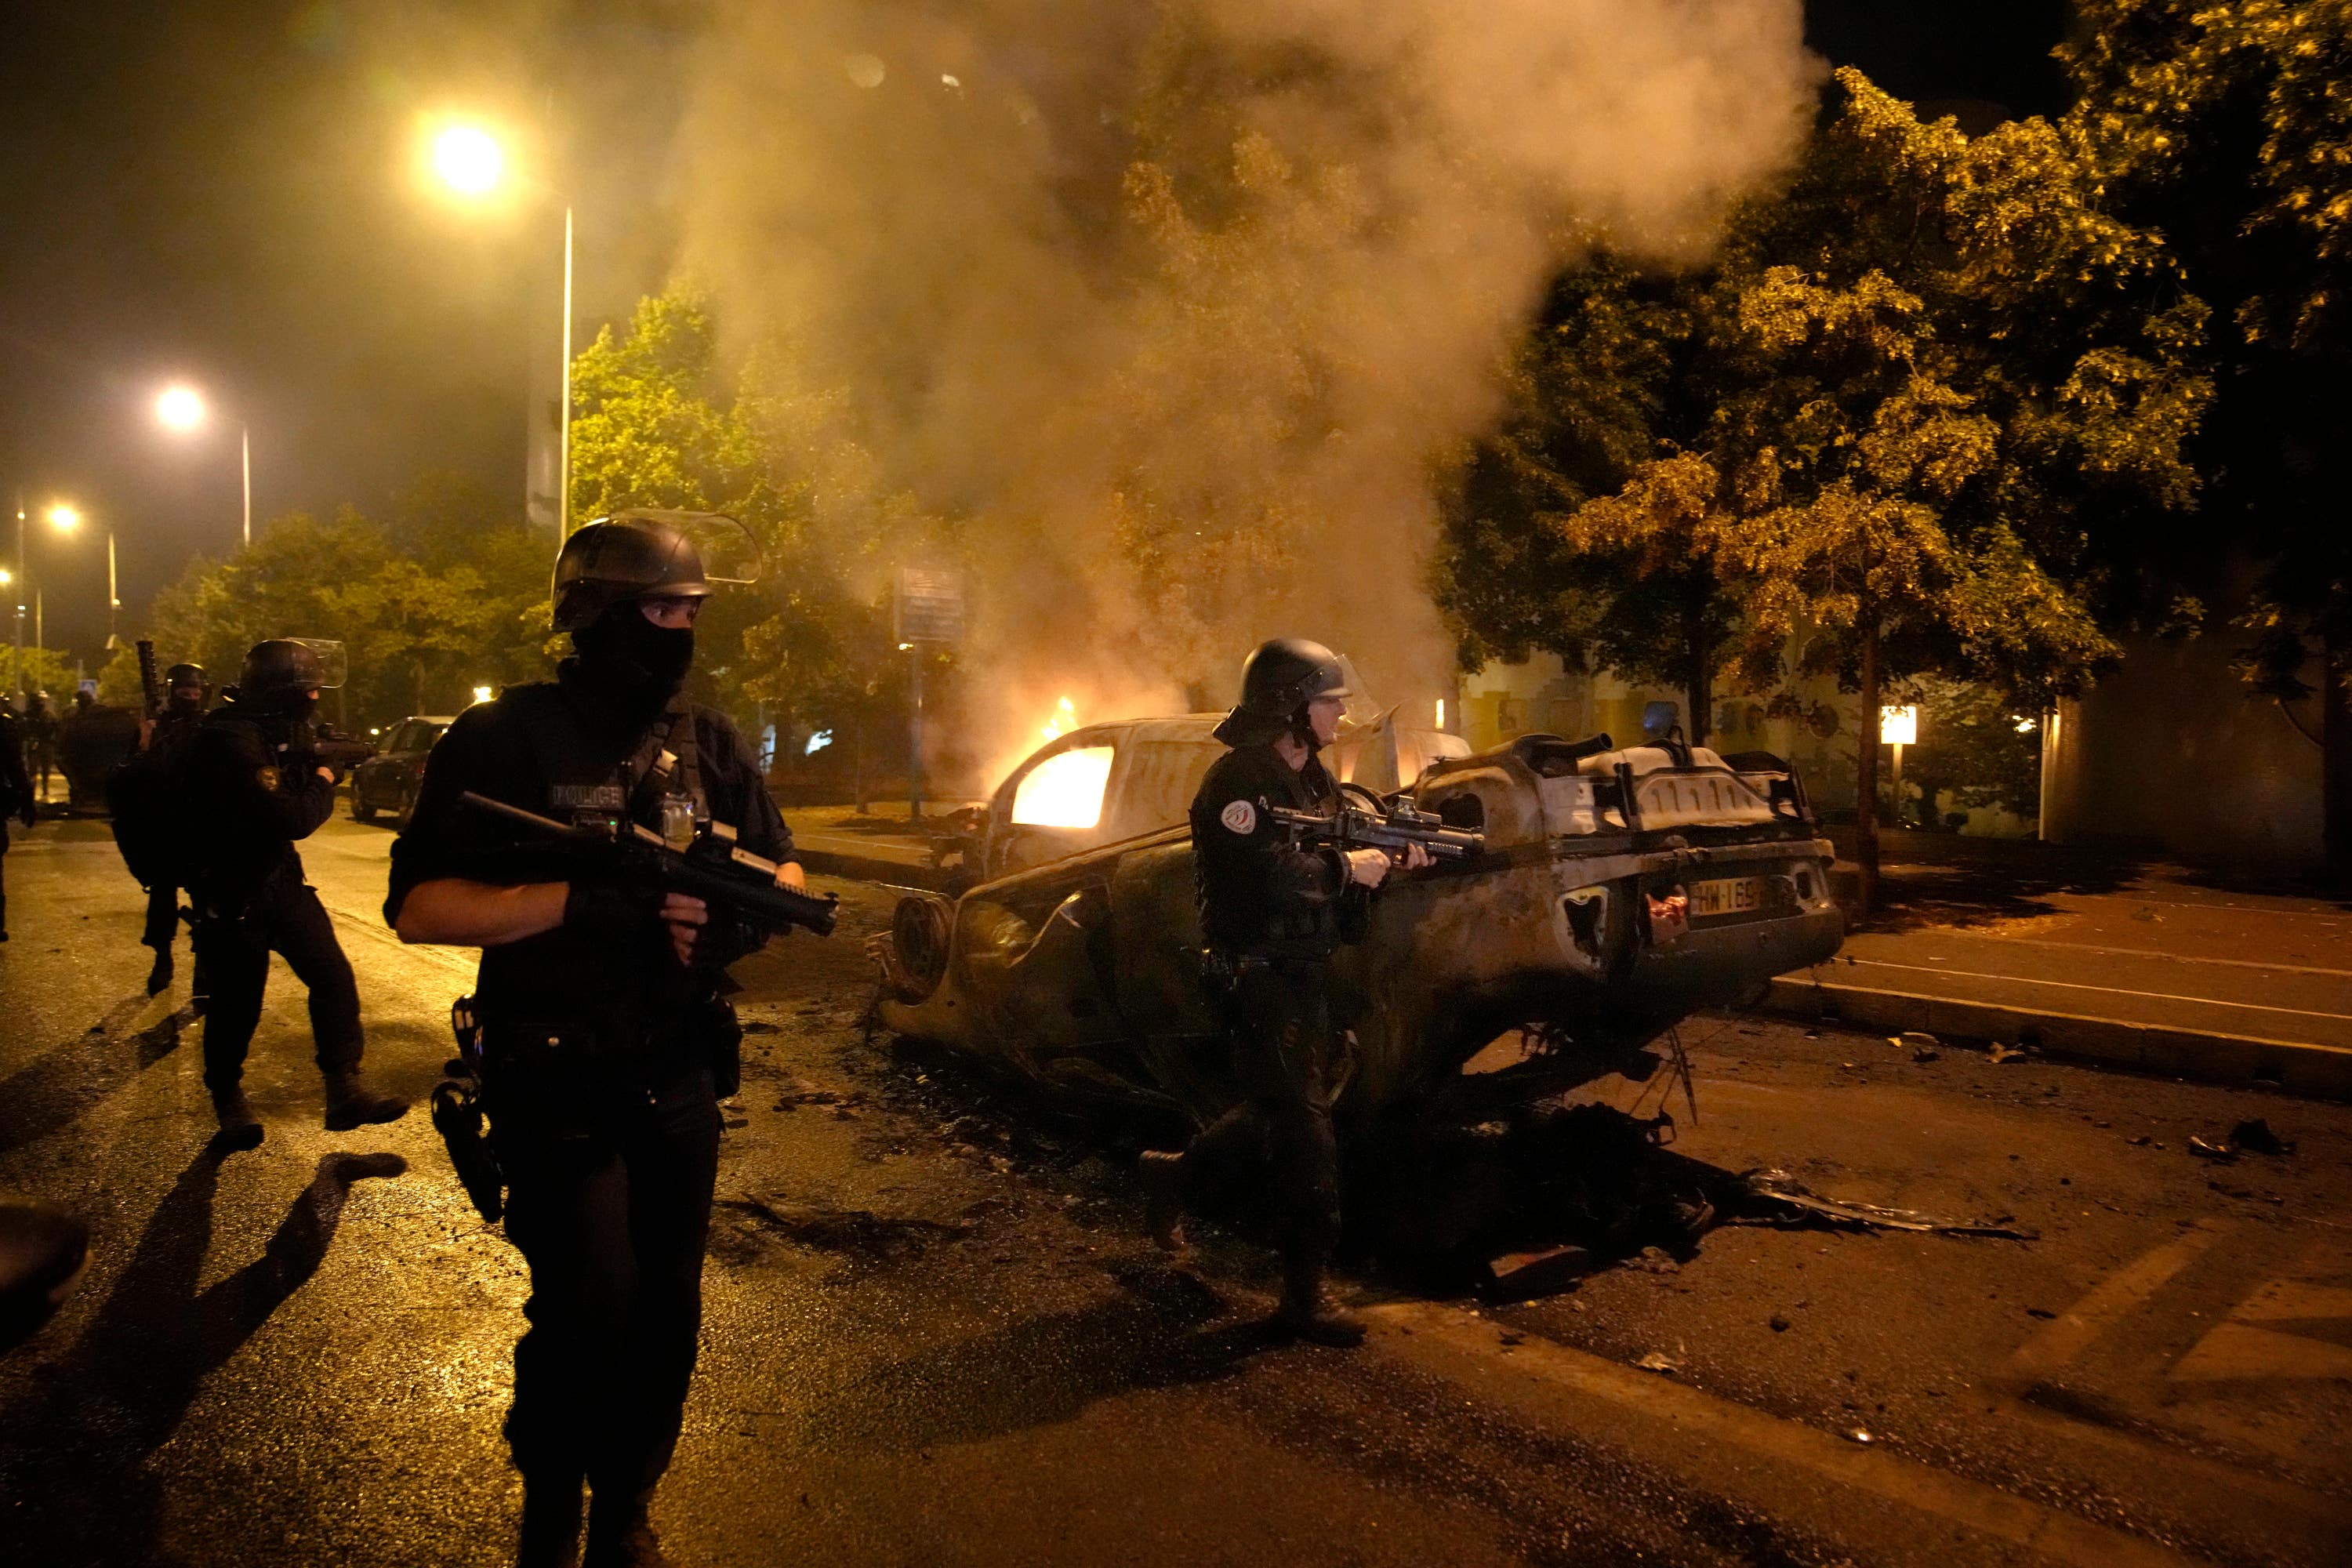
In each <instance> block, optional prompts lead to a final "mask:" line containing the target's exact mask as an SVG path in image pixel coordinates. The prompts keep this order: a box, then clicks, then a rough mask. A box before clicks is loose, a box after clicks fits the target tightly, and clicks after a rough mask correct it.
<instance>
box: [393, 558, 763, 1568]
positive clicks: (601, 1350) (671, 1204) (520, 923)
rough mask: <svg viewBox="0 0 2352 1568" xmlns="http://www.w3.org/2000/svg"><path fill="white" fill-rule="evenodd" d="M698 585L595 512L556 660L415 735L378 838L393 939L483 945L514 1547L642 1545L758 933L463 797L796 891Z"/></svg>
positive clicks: (696, 1308)
mask: <svg viewBox="0 0 2352 1568" xmlns="http://www.w3.org/2000/svg"><path fill="white" fill-rule="evenodd" d="M709 592H710V586H709V583H708V582H707V581H706V580H705V578H704V575H703V570H702V564H701V561H700V557H699V555H698V552H696V550H695V548H694V546H693V544H692V542H690V541H689V540H688V538H687V537H686V536H685V535H684V534H683V533H681V532H680V531H677V530H676V529H674V528H672V527H669V526H667V524H665V523H662V522H658V521H649V520H646V519H640V518H622V519H612V520H599V521H595V522H592V523H589V524H587V525H586V526H585V527H583V528H582V529H581V530H580V531H578V532H576V533H574V534H573V535H572V537H571V539H570V540H568V541H566V542H565V544H564V546H563V551H562V556H561V557H560V559H559V561H558V563H557V565H556V572H555V585H554V617H553V624H554V626H555V629H556V630H558V631H563V632H569V633H570V634H571V637H572V648H573V653H572V657H571V658H566V659H565V660H563V662H562V665H561V666H560V667H559V668H558V670H557V679H555V680H554V681H551V682H544V683H540V684H536V685H529V686H518V687H509V688H508V689H506V690H505V691H504V692H503V693H501V694H500V695H499V699H498V700H496V701H494V702H488V703H484V704H482V705H480V706H478V707H475V708H473V709H470V710H467V712H466V713H464V714H463V715H461V716H460V717H459V718H458V720H457V722H456V723H454V724H452V725H451V726H450V728H449V730H448V731H447V733H446V734H445V735H443V736H442V738H441V740H440V742H439V743H438V744H437V745H436V746H435V748H434V751H433V753H432V756H431V759H430V760H429V761H428V763H426V766H425V778H424V782H423V784H422V785H421V786H420V788H419V790H418V795H417V804H416V810H415V816H414V818H413V820H412V822H411V824H410V826H409V827H408V829H407V831H406V832H404V834H402V836H401V837H400V838H399V839H398V840H397V841H396V842H395V843H394V847H393V862H392V885H391V890H390V894H389V896H388V897H387V898H386V900H385V902H384V916H385V919H386V920H387V921H390V922H391V924H392V925H393V927H394V930H396V931H398V932H399V933H400V935H401V937H402V939H403V940H404V941H407V942H447V943H454V944H458V945H464V946H477V947H479V948H480V949H481V950H482V964H481V974H480V979H479V982H478V988H477V989H478V994H477V995H476V997H475V1000H474V1006H473V1012H474V1015H475V1016H476V1017H477V1018H478V1021H479V1026H480V1031H481V1033H480V1048H481V1053H482V1074H481V1077H482V1105H483V1109H484V1110H486V1111H487V1112H488V1118H489V1121H490V1143H491V1149H492V1151H493V1152H494V1153H495V1155H496V1158H497V1162H498V1164H499V1167H500V1169H501V1170H502V1172H503V1173H504V1175H505V1178H506V1182H507V1185H508V1188H509V1192H508V1196H507V1200H506V1218H507V1234H508V1236H509V1238H510V1239H511V1240H512V1241H513V1242H514V1244H515V1245H516V1246H517V1247H520V1249H521V1251H522V1254H523V1257H524V1258H525V1260H526V1261H527V1262H528V1263H529V1264H530V1278H531V1295H530V1303H529V1305H528V1306H526V1307H525V1309H524V1316H525V1317H526V1318H528V1319H529V1320H530V1331H528V1332H527V1333H526V1334H524V1336H523V1338H522V1341H521V1342H520V1344H518V1345H517V1346H516V1347H515V1391H514V1405H513V1408H512V1410H511V1412H510V1413H509V1415H508V1419H507V1426H506V1431H507V1438H508V1442H509V1447H510V1448H511V1451H512V1453H513V1456H514V1461H515V1465H516V1468H518V1469H520V1471H521V1472H522V1478H523V1518H522V1531H521V1543H520V1561H521V1562H522V1563H525V1564H527V1565H537V1564H569V1563H572V1562H573V1561H574V1553H575V1552H577V1551H578V1549H579V1539H580V1526H581V1512H582V1489H583V1482H584V1484H585V1486H586V1488H587V1489H588V1491H589V1493H590V1502H589V1506H588V1510H587V1525H588V1539H587V1562H588V1563H591V1564H594V1565H604V1564H622V1563H628V1564H646V1563H662V1562H664V1561H666V1559H664V1558H663V1557H662V1556H661V1554H660V1548H659V1545H658V1543H657V1542H656V1540H655V1538H654V1535H653V1532H652V1530H651V1527H650V1525H649V1522H648V1520H647V1512H646V1510H647V1505H648V1503H649V1501H650V1500H651V1498H652V1494H653V1489H654V1487H655V1485H656V1482H657V1481H658V1480H659V1479H660V1478H661V1476H662V1474H663V1472H664V1471H665V1470H666V1469H667V1467H668V1464H669V1460H670V1457H671V1454H672V1452H673V1450H674V1449H675V1448H676V1447H677V1436H678V1429H679V1422H680V1418H681V1415H682V1412H683V1409H684V1405H685V1402H686V1394H687V1389H688V1384H689V1383H690V1381H691V1379H692V1376H693V1371H694V1362H695V1352H696V1340H697V1338H698V1333H699V1329H700V1321H701V1310H702V1298H701V1276H702V1255H703V1244H704V1241H705V1238H706V1236H707V1234H708V1231H709V1220H710V1199H711V1189H712V1185H713V1183H714V1181H715V1179H716V1175H717V1170H718V1158H719V1110H718V1104H717V1092H716V1089H715V1087H714V1074H716V1075H717V1076H718V1077H719V1078H725V1077H728V1076H730V1074H731V1071H732V1066H731V1058H732V1055H733V1052H734V1050H735V1048H736V1046H737V1044H738V1041H739V1039H740V1031H739V1030H738V1029H737V1028H736V1026H735V1024H734V1017H733V1012H732V1009H731V1008H730V1007H729V1006H728V1005H726V1003H725V1002H724V1001H723V999H722V998H723V994H724V993H725V992H726V991H727V990H728V989H730V983H729V982H728V980H727V978H726V974H725V966H726V965H727V964H728V963H730V962H731V961H732V960H733V959H735V958H737V957H740V956H741V955H742V954H743V953H744V952H748V951H750V949H751V947H752V946H753V945H756V939H755V938H752V937H751V936H749V935H747V934H746V933H744V932H741V931H735V930H732V929H722V928H721V927H720V926H719V924H717V923H713V922H712V921H710V920H709V911H708V910H707V909H706V907H705V906H704V904H703V903H702V901H701V900H698V899H693V898H688V897H685V896H682V895H679V894H677V893H674V892H665V891H662V890H660V889H650V890H649V889H644V888H640V887H634V886H625V885H616V884H614V883H611V882H607V881H603V880H599V879H597V878H596V877H595V876H594V875H593V873H591V872H590V871H588V870H587V869H586V868H584V867H583V863H582V862H581V861H579V860H577V859H575V858H571V857H570V856H569V855H568V854H567V853H566V851H565V848H564V847H563V846H562V845H561V844H556V845H550V844H549V843H548V842H547V841H545V840H539V839H526V838H523V837H519V836H518V835H517V833H516V831H515V830H514V829H513V828H511V827H510V826H509V825H508V824H506V823H505V822H504V821H503V820H501V819H499V818H497V817H495V816H491V815H489V814H486V813H481V812H478V811H473V810H468V809H465V808H463V807H462V806H461V804H460V797H461V796H462V795H464V794H465V793H466V792H467V791H473V792H477V793H479V794H481V795H487V796H489V797H490V798H492V799H495V800H499V801H504V802H506V803H508V804H509V805H518V806H522V807H525V808H527V809H529V810H530V811H534V812H537V813H540V814H541V815H542V816H552V817H557V818H560V819H562V820H566V821H578V820H583V819H587V818H594V819H598V820H603V821H608V822H609V821H614V820H626V821H634V822H635V823H637V824H639V825H641V826H646V827H648V828H651V829H653V830H655V831H656V832H663V833H664V834H665V836H669V837H675V836H677V835H678V834H679V833H680V832H681V831H684V832H689V833H690V832H691V830H692V826H693V822H694V820H695V819H697V818H699V819H703V820H708V821H711V822H715V823H725V824H729V825H731V826H733V827H735V829H736V830H737V833H738V835H739V842H740V844H741V846H742V847H743V848H745V849H747V850H749V851H751V853H753V854H755V855H759V856H762V857H765V858H771V859H773V860H776V861H778V862H780V863H782V869H781V870H780V872H779V873H778V880H779V881H781V882H782V883H784V884H785V885H787V886H793V887H798V886H800V885H801V882H802V876H801V870H800V868H799V866H798V865H797V864H793V863H791V862H792V836H791V833H790V832H789V830H788V829H786V827H785V826H784V825H783V821H782V817H781V816H779V815H778V813H777V811H776V807H775V805H774V803H773V801H772V800H771V799H770V798H769V796H768V794H767V790H766V788H765V786H764V784H763V782H762V780H761V773H760V770H759V767H758V764H757V763H756V762H755V761H754V758H753V753H752V752H751V749H750V747H749V746H747V745H746V743H745V742H744V741H743V739H742V737H741V736H740V735H739V734H738V733H737V732H736V730H735V727H734V726H733V725H732V724H731V723H730V722H729V721H728V720H727V719H726V718H725V717H724V716H723V715H721V714H719V713H718V712H716V711H714V710H711V709H709V708H706V707H702V706H699V705H697V704H695V703H692V702H689V701H688V700H686V699H685V698H684V697H683V696H682V695H681V694H680V691H681V687H682V685H683V683H684V681H685V679H686V676H687V672H688V668H689V667H690V665H691V663H692V661H693V658H694V623H695V617H696V615H697V613H698V611H699V610H700V608H701V606H702V602H703V600H704V598H705V597H706V596H707V595H709Z"/></svg>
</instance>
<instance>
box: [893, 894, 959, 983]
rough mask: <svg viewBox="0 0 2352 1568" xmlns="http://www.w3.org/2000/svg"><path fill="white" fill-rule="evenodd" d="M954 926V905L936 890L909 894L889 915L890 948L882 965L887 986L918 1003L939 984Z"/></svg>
mask: <svg viewBox="0 0 2352 1568" xmlns="http://www.w3.org/2000/svg"><path fill="white" fill-rule="evenodd" d="M954 929H955V905H953V904H951V903H950V902H949V901H948V900H945V899H943V898H940V896H939V895H938V894H937V893H912V894H909V895H908V896H907V897H906V898H903V899H900V900H898V910H896V912H894V913H893V914H892V915H891V916H890V947H889V952H888V953H887V957H886V962H885V963H884V965H883V967H884V969H885V971H886V972H887V978H888V982H889V985H890V989H891V990H892V991H894V992H896V993H897V994H898V995H899V996H900V997H901V998H902V999H904V1000H906V1001H908V1002H919V1001H921V1000H922V999H923V998H924V997H926V996H929V994H931V993H932V992H934V991H936V990H938V989H939V987H940V981H941V980H942V979H944V978H945V977H946V975H947V972H948V940H949V935H950V932H951V931H953V930H954Z"/></svg>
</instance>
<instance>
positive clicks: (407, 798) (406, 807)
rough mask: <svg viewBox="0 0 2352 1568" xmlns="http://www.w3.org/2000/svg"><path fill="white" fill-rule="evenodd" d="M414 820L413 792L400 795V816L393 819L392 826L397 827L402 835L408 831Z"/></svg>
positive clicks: (414, 799)
mask: <svg viewBox="0 0 2352 1568" xmlns="http://www.w3.org/2000/svg"><path fill="white" fill-rule="evenodd" d="M415 818H416V795H415V791H413V790H412V791H409V792H407V793H405V794H404V795H402V796H401V797H400V815H399V816H395V817H394V818H393V823H394V826H397V827H398V828H399V829H400V830H401V831H402V832H403V833H405V832H407V831H408V825H409V824H410V823H411V822H413V821H415Z"/></svg>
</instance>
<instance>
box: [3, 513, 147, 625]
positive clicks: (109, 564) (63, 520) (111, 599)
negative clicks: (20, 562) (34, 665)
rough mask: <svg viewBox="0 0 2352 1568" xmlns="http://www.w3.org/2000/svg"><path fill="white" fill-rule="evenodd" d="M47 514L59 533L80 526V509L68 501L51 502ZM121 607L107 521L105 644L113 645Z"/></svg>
mask: <svg viewBox="0 0 2352 1568" xmlns="http://www.w3.org/2000/svg"><path fill="white" fill-rule="evenodd" d="M47 516H48V520H49V526H50V527H51V528H54V529H56V530H57V531H58V532H59V533H72V532H75V531H78V530H79V528H80V527H81V523H82V514H81V509H80V508H79V507H78V506H75V505H74V504H73V503H71V502H70V501H57V502H55V503H53V504H52V505H51V506H50V507H49V510H48V513H47ZM23 547H24V541H23V537H22V535H21V533H20V534H19V537H18V540H17V548H18V550H19V551H20V552H21V551H22V549H23ZM121 607H122V596H121V594H120V593H118V592H117V591H116V584H115V577H114V526H113V524H111V523H109V524H108V525H107V529H106V644H107V647H113V646H114V616H115V612H116V611H118V610H120V609H121ZM36 640H37V638H36Z"/></svg>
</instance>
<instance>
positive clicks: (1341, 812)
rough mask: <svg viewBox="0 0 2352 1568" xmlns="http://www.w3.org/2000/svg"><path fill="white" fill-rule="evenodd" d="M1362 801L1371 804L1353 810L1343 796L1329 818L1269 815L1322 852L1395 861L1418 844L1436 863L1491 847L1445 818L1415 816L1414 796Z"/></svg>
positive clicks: (1282, 812)
mask: <svg viewBox="0 0 2352 1568" xmlns="http://www.w3.org/2000/svg"><path fill="white" fill-rule="evenodd" d="M1349 787H1350V788H1353V787H1354V786H1352V785H1351V786H1349ZM1362 798H1363V799H1364V800H1365V801H1366V802H1368V803H1369V804H1365V805H1349V804H1348V803H1347V797H1346V796H1342V797H1341V803H1340V805H1339V809H1338V810H1337V811H1335V812H1333V813H1332V814H1331V815H1330V816H1317V815H1316V814H1315V813H1313V812H1311V811H1298V810H1295V809H1293V808H1292V807H1289V806H1285V805H1276V806H1269V807H1268V808H1267V810H1266V815H1267V816H1269V817H1271V818H1272V819H1273V821H1274V823H1275V825H1276V826H1279V827H1285V828H1287V829H1289V830H1290V832H1291V833H1292V834H1294V835H1295V836H1296V837H1297V838H1298V840H1299V841H1300V842H1301V843H1302V844H1305V845H1307V846H1308V847H1312V848H1317V849H1325V848H1329V849H1339V850H1342V851H1345V850H1349V849H1379V850H1382V851H1385V852H1387V853H1389V854H1391V855H1393V854H1399V853H1402V851H1403V849H1404V848H1405V847H1406V846H1407V845H1410V844H1418V845H1420V846H1421V847H1422V848H1423V849H1424V850H1427V851H1428V852H1429V856H1430V858H1432V859H1435V860H1463V859H1467V858H1469V857H1471V856H1473V855H1475V854H1477V853H1479V852H1480V851H1481V850H1483V849H1485V848H1486V835H1485V834H1483V833H1473V832H1471V831H1470V830H1469V829H1467V828H1462V827H1448V826H1445V819H1444V817H1441V816H1435V815H1433V813H1430V812H1426V811H1416V810H1414V809H1413V804H1412V796H1411V795H1399V796H1398V797H1397V798H1396V803H1395V804H1394V805H1380V804H1379V803H1378V802H1375V801H1372V800H1371V797H1370V795H1363V796H1362Z"/></svg>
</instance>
